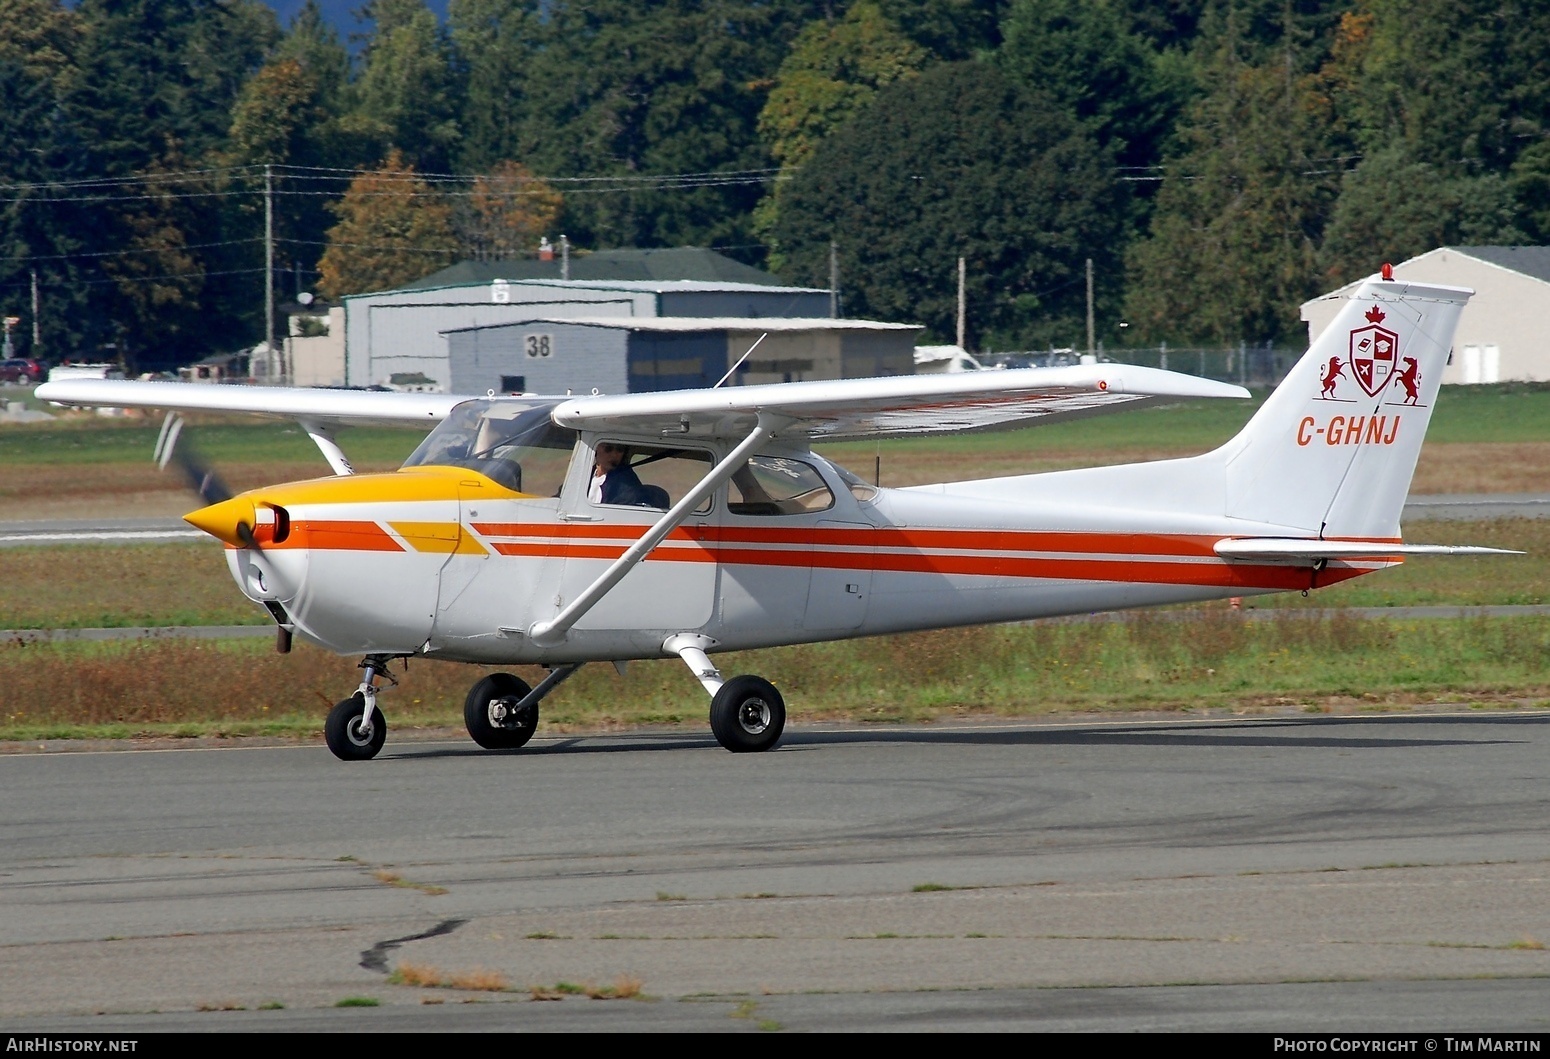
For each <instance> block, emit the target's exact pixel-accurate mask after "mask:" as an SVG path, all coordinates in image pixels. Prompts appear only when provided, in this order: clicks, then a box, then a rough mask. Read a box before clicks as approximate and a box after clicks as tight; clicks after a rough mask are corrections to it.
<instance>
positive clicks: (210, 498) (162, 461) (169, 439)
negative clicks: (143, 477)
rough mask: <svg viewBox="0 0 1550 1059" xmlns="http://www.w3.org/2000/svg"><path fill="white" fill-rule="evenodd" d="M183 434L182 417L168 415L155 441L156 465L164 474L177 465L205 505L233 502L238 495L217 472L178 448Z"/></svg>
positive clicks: (175, 414)
mask: <svg viewBox="0 0 1550 1059" xmlns="http://www.w3.org/2000/svg"><path fill="white" fill-rule="evenodd" d="M182 433H183V417H182V416H180V415H178V414H177V413H176V412H168V413H167V418H166V419H165V420H163V421H162V425H161V434H160V435H159V436H158V437H157V439H156V453H155V456H156V465H157V466H158V467H160V468H161V469H162V470H164V471H165V470H166V469H167V464H169V463H176V464H177V466H178V470H179V471H181V472H182V473H183V477H184V479H185V480H186V481H187V482H188V484H189V487H190V488H191V489H193V490H194V492H195V493H198V494H199V499H201V500H203V501H204V502H205V504H206V505H209V504H219V503H220V502H221V501H223V500H230V499H231V498H232V497H233V496H235V495H236V494H235V493H233V492H232V491H231V488H230V487H229V486H228V485H227V484H226V483H225V481H223V480H222V479H221V476H220V475H219V474H217V473H215V469H214V468H213V467H209V466H207V465H206V464H205V463H204V462H203V461H202V460H200V459H199V457H198V456H196V455H194V454H193V453H192V452H190V451H189V450H188V449H187V447H184V448H181V449H180V448H179V447H178V438H179V437H180V436H181V435H182ZM252 532H253V530H252V527H251V526H250V527H248V535H249V536H251V535H252Z"/></svg>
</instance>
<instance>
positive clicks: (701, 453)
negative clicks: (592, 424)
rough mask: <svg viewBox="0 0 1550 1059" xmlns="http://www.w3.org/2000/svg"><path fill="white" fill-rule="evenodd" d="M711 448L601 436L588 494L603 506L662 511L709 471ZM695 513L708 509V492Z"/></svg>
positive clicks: (589, 498) (593, 500) (594, 453)
mask: <svg viewBox="0 0 1550 1059" xmlns="http://www.w3.org/2000/svg"><path fill="white" fill-rule="evenodd" d="M711 466H712V461H711V456H710V453H709V452H706V451H705V450H703V449H685V448H679V447H677V446H665V445H636V444H633V443H630V442H621V441H607V440H604V441H599V442H598V443H597V446H596V447H595V448H594V449H593V464H592V474H591V475H590V477H589V478H588V479H587V499H588V500H590V501H591V502H592V503H593V504H598V505H601V506H604V507H644V508H651V509H653V510H656V511H666V510H667V509H668V508H670V507H672V506H673V505H674V504H676V503H678V501H680V500H682V499H683V498H684V497H685V496H686V495H687V494H688V492H689V490H691V489H693V488H694V487H695V486H696V485H699V484H700V480H701V479H702V478H704V477H705V476H706V475H707V474H709V473H710V469H711ZM694 510H695V513H696V514H704V513H705V512H707V511H709V510H710V498H709V497H706V498H705V500H704V501H703V502H701V503H700V505H699V506H698V507H696V508H695V509H694Z"/></svg>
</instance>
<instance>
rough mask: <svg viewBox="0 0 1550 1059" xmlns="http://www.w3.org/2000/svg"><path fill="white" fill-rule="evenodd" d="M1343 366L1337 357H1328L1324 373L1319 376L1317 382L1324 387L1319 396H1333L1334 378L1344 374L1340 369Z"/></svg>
mask: <svg viewBox="0 0 1550 1059" xmlns="http://www.w3.org/2000/svg"><path fill="white" fill-rule="evenodd" d="M1344 367H1345V365H1343V364H1341V363H1340V358H1339V357H1330V358H1329V364H1328V365H1326V366H1325V368H1324V374H1323V375H1321V376H1320V377H1319V383H1320V384H1321V385H1322V386H1323V387H1324V392H1323V393H1322V394H1320V396H1321V397H1326V398H1327V397H1334V396H1335V380H1337V379H1339V378H1340V377H1341V376H1342V375H1344V374H1345V372H1344V371H1343V370H1342V369H1343V368H1344Z"/></svg>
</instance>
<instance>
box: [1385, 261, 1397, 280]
mask: <svg viewBox="0 0 1550 1059" xmlns="http://www.w3.org/2000/svg"><path fill="white" fill-rule="evenodd" d="M1383 278H1384V279H1393V278H1394V266H1393V265H1391V264H1389V263H1388V262H1387V261H1385V262H1383Z"/></svg>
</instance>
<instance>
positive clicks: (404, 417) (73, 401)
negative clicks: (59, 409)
mask: <svg viewBox="0 0 1550 1059" xmlns="http://www.w3.org/2000/svg"><path fill="white" fill-rule="evenodd" d="M36 396H37V398H38V400H40V401H52V402H54V403H55V404H67V405H77V406H80V407H85V408H94V407H103V408H161V409H166V410H167V411H171V412H246V413H249V414H251V415H268V416H283V417H287V418H292V419H305V420H311V421H314V422H317V423H323V424H331V425H335V426H338V425H342V424H345V423H372V422H377V423H395V422H396V423H402V422H405V421H414V422H421V423H436V422H440V421H441V420H443V419H445V418H447V413H448V412H450V411H452V407H453V406H454V405H456V404H458V403H459V402H460V401H466V400H468V397H466V396H459V395H457V394H445V393H393V392H388V391H381V390H327V389H305V388H296V389H291V388H286V387H278V386H202V385H198V384H195V383H187V382H136V381H132V380H128V379H61V380H60V381H58V382H46V383H44V384H43V385H42V386H39V387H38V389H37V392H36Z"/></svg>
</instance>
